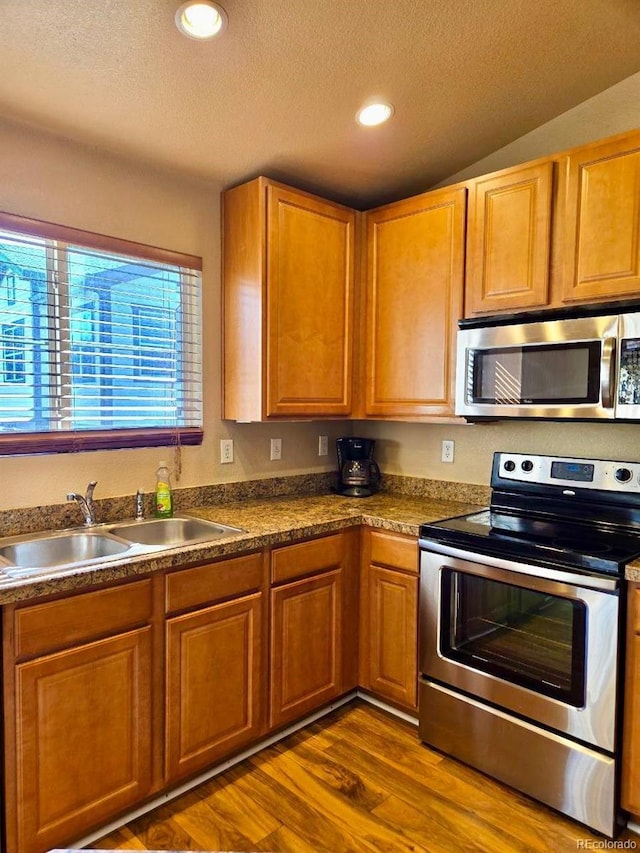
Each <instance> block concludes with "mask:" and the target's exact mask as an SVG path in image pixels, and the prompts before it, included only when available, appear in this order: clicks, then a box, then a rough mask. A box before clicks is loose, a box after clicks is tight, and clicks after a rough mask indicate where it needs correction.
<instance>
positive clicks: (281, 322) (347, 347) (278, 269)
mask: <svg viewBox="0 0 640 853" xmlns="http://www.w3.org/2000/svg"><path fill="white" fill-rule="evenodd" d="M354 229H355V213H354V212H353V211H352V210H349V209H348V208H346V207H342V206H340V205H335V204H331V203H330V202H324V201H322V200H321V199H317V198H315V197H313V196H308V195H305V194H304V193H297V192H295V191H294V190H288V189H285V188H283V187H280V186H273V185H269V186H268V189H267V234H268V236H267V247H268V248H267V353H268V361H267V415H276V416H277V415H293V416H310V415H348V414H349V413H350V411H351V373H352V347H353V281H354Z"/></svg>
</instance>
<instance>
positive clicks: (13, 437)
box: [0, 214, 202, 453]
mask: <svg viewBox="0 0 640 853" xmlns="http://www.w3.org/2000/svg"><path fill="white" fill-rule="evenodd" d="M9 225H17V226H18V227H17V228H11V227H8V226H9ZM199 269H200V261H199V259H198V258H194V257H192V256H182V255H176V254H174V253H170V252H164V251H162V250H156V249H153V248H147V247H144V246H140V245H138V244H134V243H126V242H124V241H117V240H110V239H108V238H104V237H98V236H96V235H91V234H88V233H85V232H78V231H74V230H73V229H65V228H61V227H58V226H54V225H50V224H48V223H36V222H32V221H30V220H23V219H21V218H18V217H11V216H9V215H7V214H0V281H2V280H4V285H5V286H4V288H0V335H1V337H0V344H1V352H0V357H1V359H2V360H1V364H0V370H1V374H0V453H25V452H32V453H33V452H45V451H49V452H50V451H52V450H61V451H64V450H72V449H73V450H77V449H85V448H86V449H95V448H98V447H129V446H144V445H147V446H151V445H162V444H172V443H176V442H180V443H183V444H193V443H199V442H200V441H201V440H202V402H201V396H202V378H201V351H200V347H201V330H200V290H201V288H200V272H199Z"/></svg>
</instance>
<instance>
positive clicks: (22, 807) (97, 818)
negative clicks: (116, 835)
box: [7, 627, 152, 853]
mask: <svg viewBox="0 0 640 853" xmlns="http://www.w3.org/2000/svg"><path fill="white" fill-rule="evenodd" d="M15 679H16V680H15V692H16V720H17V738H16V804H15V809H16V812H17V813H16V821H15V823H14V821H13V820H11V819H10V820H9V821H8V825H7V831H8V844H7V846H8V847H9V848H10V849H14V850H15V849H19V850H20V851H21V853H39V851H42V850H48V849H49V848H51V847H60V846H61V842H65V841H66V842H69V841H72V840H73V839H75V838H78V837H80V836H82V835H83V834H84V833H86V832H87V831H88V830H89V829H91V828H92V827H97V826H100V825H101V824H103V823H104V822H105V821H106V820H107V819H108V818H109V817H111V816H112V815H115V814H116V813H118V812H122V811H123V810H125V809H126V808H127V807H129V806H131V805H133V804H134V803H137V802H139V801H140V800H142V799H143V798H144V797H145V796H146V795H147V794H148V793H149V790H150V788H151V748H152V747H151V744H152V737H151V708H150V697H151V629H150V628H149V627H146V628H140V629H139V630H135V631H131V632H129V633H127V634H122V635H118V636H115V637H111V638H109V639H105V640H100V641H97V642H93V643H89V644H87V645H84V646H81V647H78V648H75V649H70V650H67V651H63V652H59V653H57V654H53V655H49V656H47V657H42V658H39V659H37V660H33V661H30V662H28V663H23V664H20V665H19V666H17V667H16V676H15ZM13 808H14V806H13V804H11V803H9V805H8V811H9V814H11V812H12V809H13ZM16 824H17V840H16V839H15V838H13V837H12V835H13V831H14V829H15V828H16Z"/></svg>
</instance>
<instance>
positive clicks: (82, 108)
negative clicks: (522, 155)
mask: <svg viewBox="0 0 640 853" xmlns="http://www.w3.org/2000/svg"><path fill="white" fill-rule="evenodd" d="M221 2H222V5H223V6H224V7H225V9H226V10H227V13H228V15H229V25H228V28H227V30H226V31H225V33H224V34H223V36H222V37H221V38H220V39H219V40H218V41H216V40H213V41H211V42H206V43H202V42H195V41H193V40H190V39H186V38H184V37H183V36H181V35H180V34H179V33H178V31H177V30H176V28H175V26H174V23H173V16H174V13H175V10H176V8H177V7H178V5H179V3H180V0H3V2H2V4H1V15H0V56H1V57H2V59H1V61H0V62H1V64H0V68H1V73H0V116H5V117H7V118H9V119H12V120H17V121H20V122H26V123H28V124H30V125H32V126H34V127H38V128H42V129H46V130H48V131H51V132H53V133H56V134H59V135H61V136H64V137H66V138H69V139H73V140H77V141H80V142H83V143H85V144H89V145H92V146H96V147H97V148H100V149H105V150H107V151H110V152H113V153H116V154H121V155H125V156H128V157H135V158H138V159H143V160H145V161H147V162H149V163H151V164H153V165H155V166H159V167H162V168H170V169H178V170H181V171H183V172H184V173H187V174H189V175H192V176H196V177H200V178H205V179H211V180H214V181H216V182H219V183H221V184H223V185H225V186H230V185H231V184H233V183H238V182H240V181H242V180H245V179H246V178H250V177H253V176H255V175H257V174H266V175H269V176H271V177H275V178H280V179H283V180H287V181H289V182H291V183H294V184H297V185H299V186H303V187H307V188H309V189H315V190H317V191H320V192H324V193H325V194H326V195H328V196H331V197H334V198H337V199H340V200H343V201H346V202H349V203H351V204H353V205H354V206H356V207H366V206H371V205H372V204H375V203H378V202H380V201H383V200H388V199H391V198H398V197H400V196H402V195H408V194H409V193H411V192H418V191H421V190H423V189H426V188H428V187H429V186H433V185H434V184H435V183H437V182H438V181H440V180H442V179H444V178H446V177H447V176H448V175H451V174H453V173H455V172H456V171H458V170H460V169H462V168H463V167H464V166H466V165H468V164H469V163H473V162H474V161H476V160H478V159H480V158H482V157H483V156H485V155H487V154H489V153H490V152H492V151H495V150H496V149H498V148H500V147H502V146H503V145H505V144H507V143H508V142H510V141H512V140H513V139H516V138H518V137H519V136H522V135H523V134H524V133H527V132H528V131H530V130H532V129H533V128H535V127H537V126H539V125H540V124H543V123H544V122H546V121H548V120H550V119H551V118H553V117H555V116H557V115H559V114H560V113H562V112H564V111H566V110H568V109H570V108H571V107H573V106H575V105H576V104H578V103H580V102H582V101H584V100H586V99H587V98H589V97H591V96H593V95H595V94H597V93H598V92H601V91H603V90H604V89H606V88H608V87H609V86H611V85H613V84H614V83H617V82H618V81H620V80H622V79H624V78H625V77H628V76H630V75H631V74H633V73H635V72H637V71H638V70H640V49H639V45H640V2H638V0H221ZM372 96H378V97H383V98H385V99H387V100H389V101H391V102H392V103H393V104H394V105H395V109H396V113H395V116H394V118H393V119H392V121H391V122H390V123H389V124H388V125H386V126H383V127H380V128H376V129H372V128H362V127H360V126H358V125H357V124H356V123H355V121H354V115H355V112H356V110H357V109H358V107H359V106H360V105H361V104H362V103H363V102H364V101H365V100H368V99H369V98H371V97H372Z"/></svg>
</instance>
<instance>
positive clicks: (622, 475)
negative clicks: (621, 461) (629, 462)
mask: <svg viewBox="0 0 640 853" xmlns="http://www.w3.org/2000/svg"><path fill="white" fill-rule="evenodd" d="M632 476H633V474H632V473H631V471H630V470H629V469H628V468H616V472H615V474H614V477H615V478H616V480H617V481H618V482H619V483H628V482H629V480H630V479H631V477H632Z"/></svg>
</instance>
